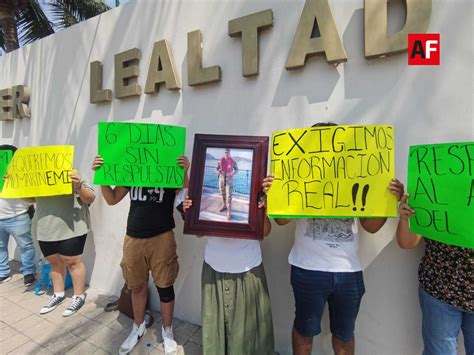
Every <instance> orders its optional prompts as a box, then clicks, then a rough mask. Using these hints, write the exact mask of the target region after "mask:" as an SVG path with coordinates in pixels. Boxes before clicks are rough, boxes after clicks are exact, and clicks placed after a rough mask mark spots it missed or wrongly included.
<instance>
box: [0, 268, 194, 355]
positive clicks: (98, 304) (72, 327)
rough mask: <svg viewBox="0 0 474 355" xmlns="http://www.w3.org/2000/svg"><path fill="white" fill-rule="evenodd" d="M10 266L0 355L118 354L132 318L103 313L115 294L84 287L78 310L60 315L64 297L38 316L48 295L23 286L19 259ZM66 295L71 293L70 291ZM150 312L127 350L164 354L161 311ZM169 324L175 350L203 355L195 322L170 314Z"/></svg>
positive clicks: (0, 298) (0, 310)
mask: <svg viewBox="0 0 474 355" xmlns="http://www.w3.org/2000/svg"><path fill="white" fill-rule="evenodd" d="M10 266H11V268H12V280H10V281H9V282H7V283H4V284H0V354H2V355H3V354H18V355H23V354H35V355H40V354H84V355H85V354H118V349H119V347H120V345H121V344H122V342H123V341H124V340H125V338H126V337H127V336H128V334H129V332H130V329H131V326H132V320H131V319H130V318H128V317H126V316H124V315H123V314H120V313H119V312H118V311H116V312H104V310H103V308H104V306H105V305H106V304H107V303H108V302H110V301H112V300H115V299H116V297H110V296H109V295H106V294H102V293H100V292H98V291H97V290H95V289H92V288H89V289H88V290H87V291H86V294H87V300H86V304H85V305H84V307H82V308H81V310H80V311H79V312H78V313H77V314H74V315H72V316H71V317H68V318H64V317H63V316H62V312H63V311H64V310H65V309H66V307H67V306H68V305H69V303H70V301H71V300H70V298H68V299H67V300H66V301H65V302H63V303H62V304H61V305H60V306H59V307H58V309H56V310H54V311H53V312H51V313H49V314H46V315H40V314H39V310H40V309H41V307H42V306H43V305H44V304H46V302H47V301H48V299H49V297H50V296H49V295H42V296H35V294H34V290H33V288H34V287H30V288H25V287H24V286H23V276H22V275H21V274H19V273H18V269H19V263H18V262H15V261H13V262H11V263H10ZM69 291H70V290H69ZM66 296H68V297H70V296H71V294H70V292H69V293H68V292H66ZM152 313H153V317H154V318H155V322H154V324H153V325H152V326H151V327H150V328H149V329H148V330H147V333H146V335H145V336H144V337H143V338H142V339H141V341H140V343H139V344H138V345H137V346H136V348H135V349H134V350H133V352H132V354H155V355H161V354H164V353H163V351H162V348H161V346H160V344H159V343H160V342H161V341H162V339H161V315H160V313H159V312H152ZM173 327H174V334H175V339H176V341H177V342H178V344H180V345H181V346H182V348H181V349H180V351H179V354H180V355H181V354H183V353H185V354H186V355H197V354H202V345H201V328H200V327H199V326H197V325H194V324H191V323H187V322H184V321H181V320H179V319H174V320H173ZM183 349H184V351H183Z"/></svg>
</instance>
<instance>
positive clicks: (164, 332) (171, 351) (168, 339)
mask: <svg viewBox="0 0 474 355" xmlns="http://www.w3.org/2000/svg"><path fill="white" fill-rule="evenodd" d="M161 336H162V337H163V347H164V348H165V354H166V355H175V354H176V350H178V344H176V342H175V341H174V335H173V327H172V326H170V327H166V329H165V328H163V327H161Z"/></svg>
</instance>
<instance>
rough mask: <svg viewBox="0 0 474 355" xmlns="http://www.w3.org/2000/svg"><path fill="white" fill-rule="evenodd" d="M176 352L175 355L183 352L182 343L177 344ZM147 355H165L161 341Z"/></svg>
mask: <svg viewBox="0 0 474 355" xmlns="http://www.w3.org/2000/svg"><path fill="white" fill-rule="evenodd" d="M176 354H177V355H184V354H185V351H184V348H183V346H182V345H178V348H177V349H176ZM149 355H165V349H164V347H163V343H160V344H158V345H157V346H155V348H154V349H153V350H152V351H151V352H150V353H149ZM186 355H187V354H186Z"/></svg>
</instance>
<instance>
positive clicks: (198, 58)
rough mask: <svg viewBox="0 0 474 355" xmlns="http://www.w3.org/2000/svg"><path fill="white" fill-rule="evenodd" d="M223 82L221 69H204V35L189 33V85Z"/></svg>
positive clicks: (215, 66) (218, 67)
mask: <svg viewBox="0 0 474 355" xmlns="http://www.w3.org/2000/svg"><path fill="white" fill-rule="evenodd" d="M220 80H221V67H220V66H218V65H214V66H212V67H207V68H203V67H202V33H201V31H200V30H196V31H193V32H188V85H189V86H197V85H205V84H210V83H214V82H216V81H220Z"/></svg>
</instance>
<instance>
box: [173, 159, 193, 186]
mask: <svg viewBox="0 0 474 355" xmlns="http://www.w3.org/2000/svg"><path fill="white" fill-rule="evenodd" d="M177 163H178V165H179V166H181V167H182V168H183V169H184V182H183V187H189V177H188V170H189V167H190V165H191V164H190V162H189V159H188V157H187V156H185V155H181V156H180V157H178V160H177ZM179 190H180V189H178V190H177V191H176V193H178V191H179Z"/></svg>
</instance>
